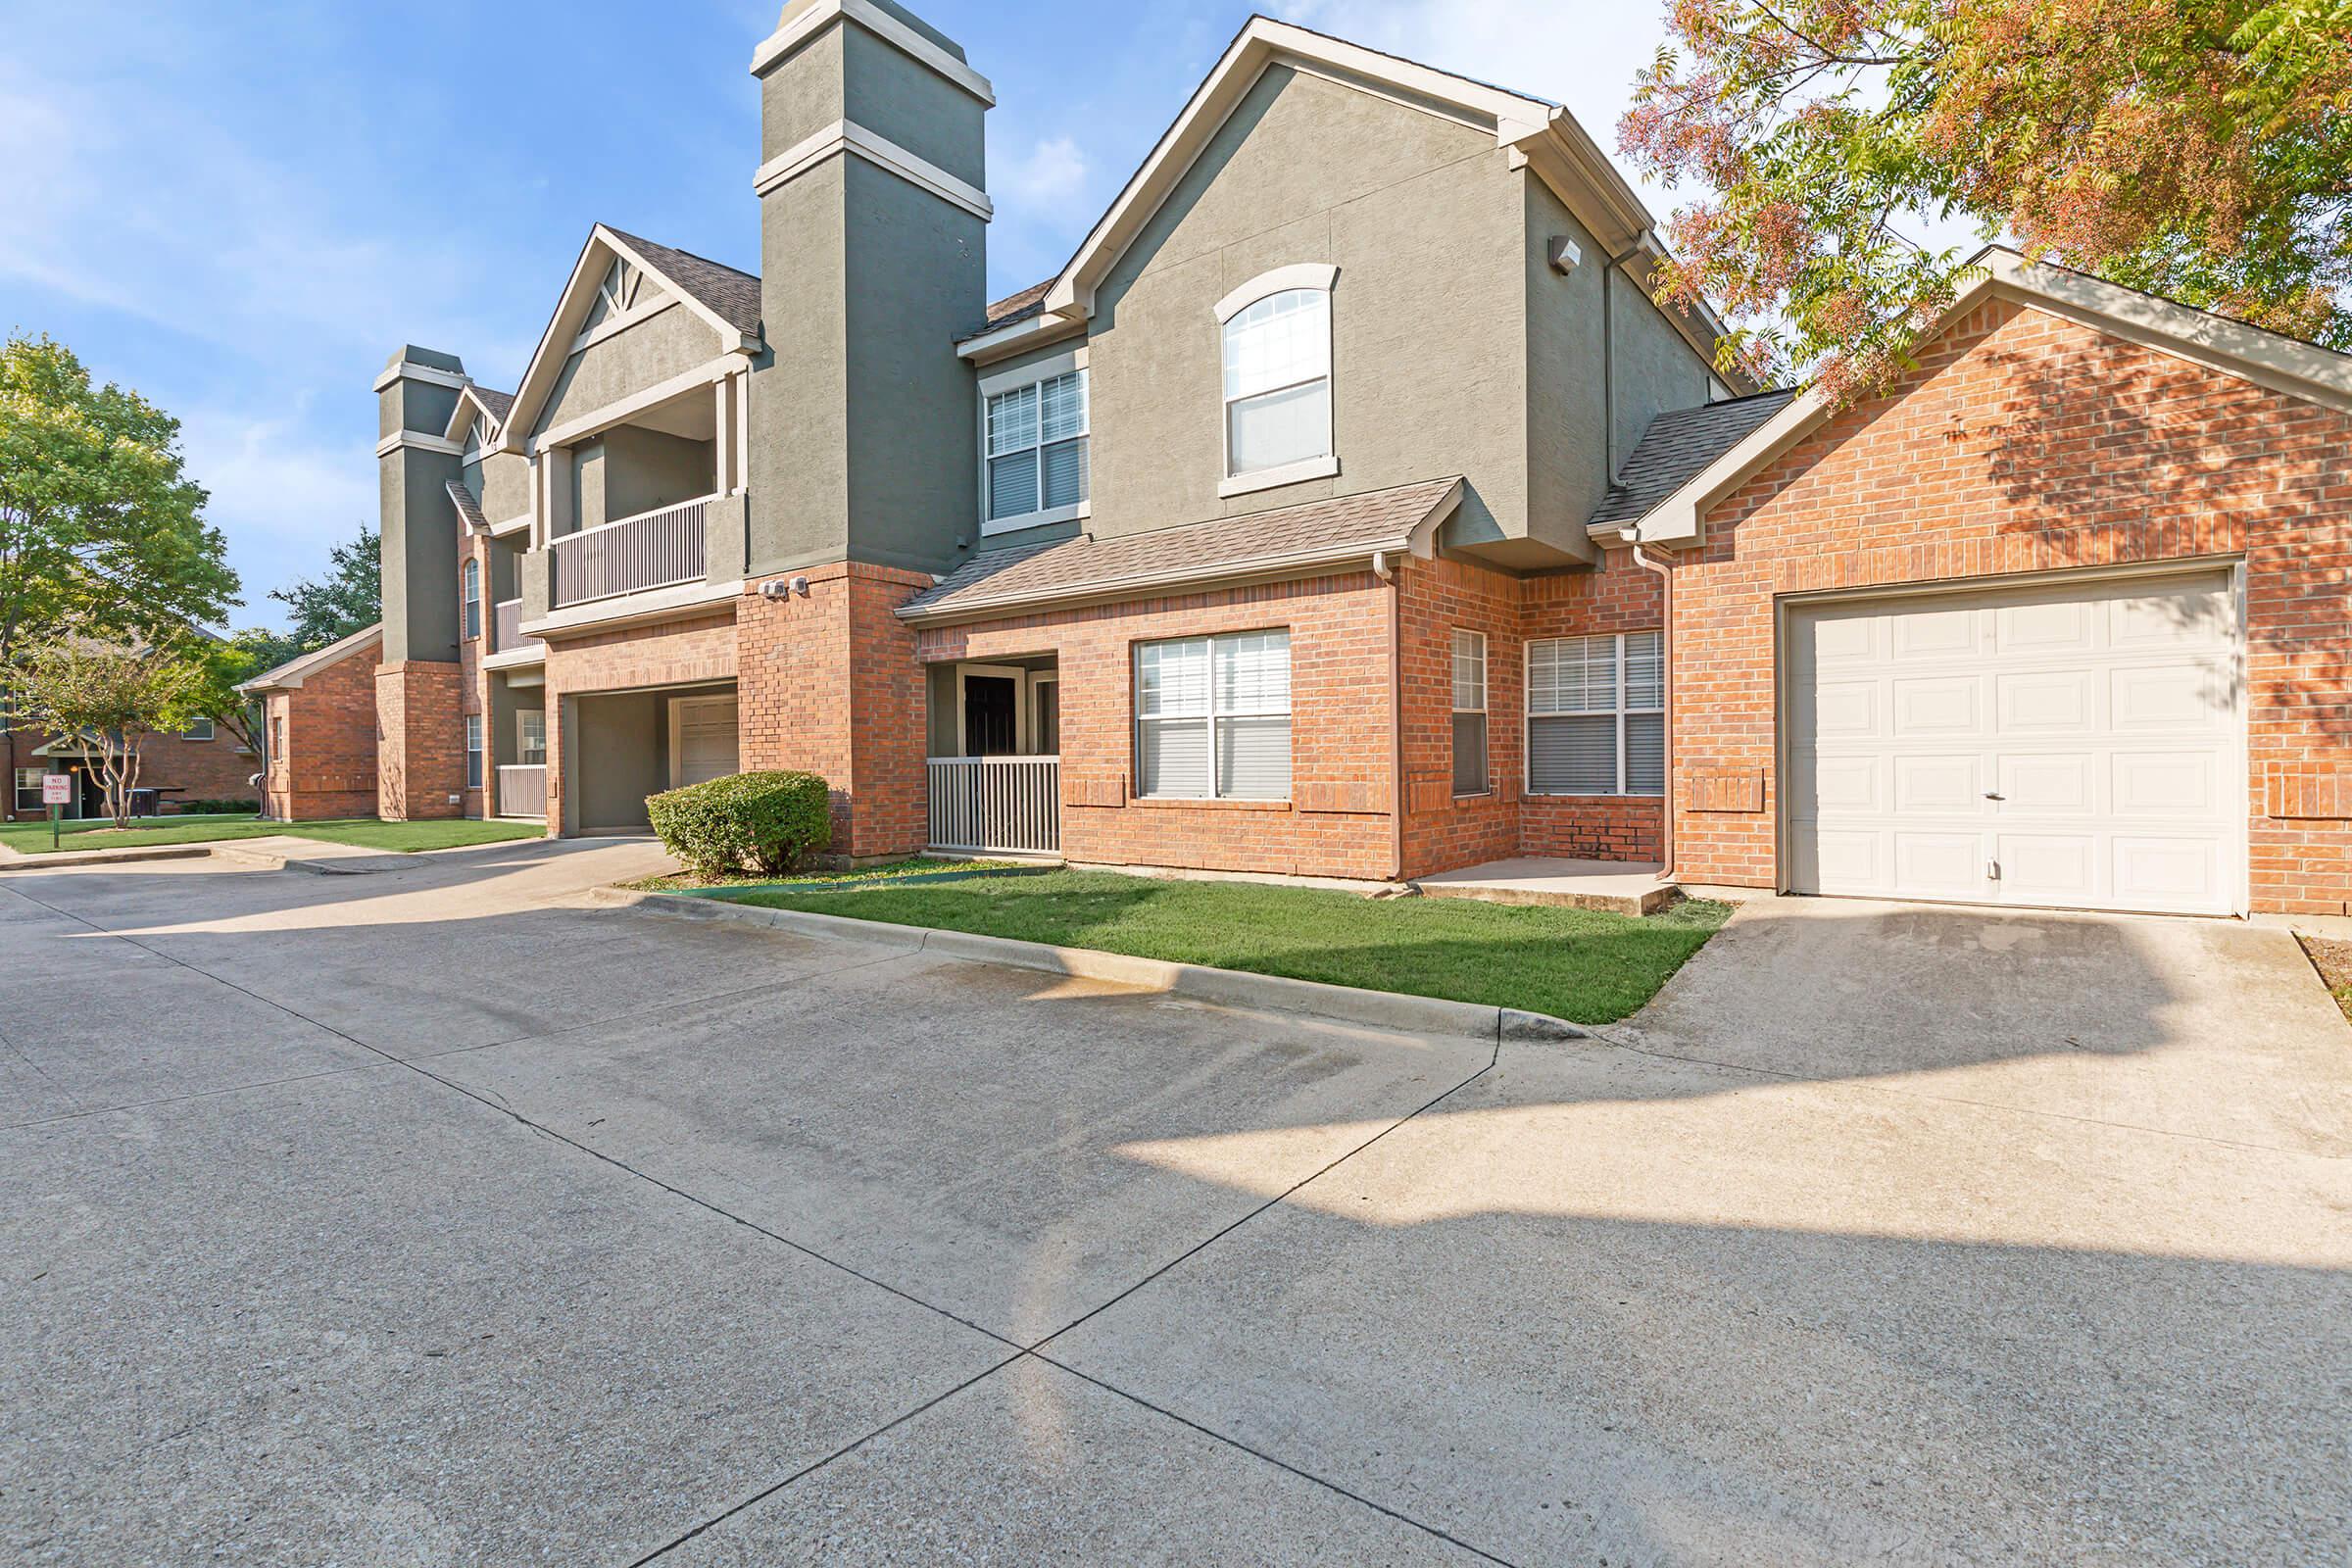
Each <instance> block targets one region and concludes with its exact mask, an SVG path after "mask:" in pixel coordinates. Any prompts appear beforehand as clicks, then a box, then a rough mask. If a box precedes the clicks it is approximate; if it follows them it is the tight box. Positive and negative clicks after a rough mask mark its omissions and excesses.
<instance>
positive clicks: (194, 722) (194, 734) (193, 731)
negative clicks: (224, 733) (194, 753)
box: [179, 717, 220, 741]
mask: <svg viewBox="0 0 2352 1568" xmlns="http://www.w3.org/2000/svg"><path fill="white" fill-rule="evenodd" d="M219 733H220V731H219V730H217V729H216V728H215V727H214V725H213V721H212V720H211V719H209V718H204V717H197V718H191V719H189V720H188V727H187V728H186V729H183V730H181V731H180V732H179V738H180V739H181V740H183V741H209V740H211V739H213V737H214V736H216V735H217V734H219Z"/></svg>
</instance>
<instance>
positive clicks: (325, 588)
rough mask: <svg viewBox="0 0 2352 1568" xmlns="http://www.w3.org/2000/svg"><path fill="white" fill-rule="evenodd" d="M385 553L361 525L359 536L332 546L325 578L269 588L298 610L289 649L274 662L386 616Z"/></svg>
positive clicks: (287, 640) (337, 639) (288, 638)
mask: <svg viewBox="0 0 2352 1568" xmlns="http://www.w3.org/2000/svg"><path fill="white" fill-rule="evenodd" d="M382 555H383V552H382V541H381V540H379V539H378V538H377V537H376V532H375V530H374V529H373V528H370V527H368V525H367V524H365V523H362V524H361V525H360V536H359V537H358V538H357V539H354V540H352V541H351V542H350V543H349V544H341V545H337V546H335V547H334V550H333V551H332V553H331V554H330V555H329V556H328V558H327V569H326V573H325V575H324V576H321V577H316V578H305V579H304V580H303V581H301V582H298V583H294V584H291V585H290V586H288V587H284V588H272V589H270V598H272V599H274V600H276V601H277V602H278V603H279V604H281V605H284V606H286V607H287V608H288V609H290V610H291V611H293V616H292V619H291V621H290V623H289V624H288V626H287V627H286V631H285V639H284V640H285V645H286V647H287V649H288V652H286V653H285V654H284V655H282V656H281V657H280V658H278V659H276V660H274V661H272V662H274V663H283V662H285V661H286V660H288V659H292V658H294V657H295V656H296V655H298V654H310V653H316V652H318V651H319V649H321V648H324V647H325V646H326V645H327V644H328V643H332V642H340V641H341V640H342V639H344V638H346V637H348V636H350V635H351V634H352V633H353V632H355V631H362V630H365V629H366V628H368V627H369V626H372V625H374V624H375V623H376V622H377V621H379V620H381V619H383V618H384V598H383V567H382ZM264 667H265V668H266V667H268V666H266V665H265V666H264Z"/></svg>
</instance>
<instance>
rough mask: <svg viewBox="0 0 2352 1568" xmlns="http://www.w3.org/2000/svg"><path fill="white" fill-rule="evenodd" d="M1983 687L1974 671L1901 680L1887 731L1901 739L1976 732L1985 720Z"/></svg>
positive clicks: (1895, 684) (1896, 690) (1896, 682)
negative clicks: (1982, 696)
mask: <svg viewBox="0 0 2352 1568" xmlns="http://www.w3.org/2000/svg"><path fill="white" fill-rule="evenodd" d="M1981 688H1982V683H1981V682H1980V681H1979V680H1978V679H1977V677H1976V676H1974V675H1960V676H1948V675H1947V676H1942V677H1936V678H1927V679H1918V678H1914V679H1902V680H1897V681H1895V682H1894V690H1893V701H1894V719H1893V722H1892V724H1890V725H1889V726H1888V728H1887V733H1888V734H1890V735H1893V736H1895V737H1897V738H1899V739H1910V738H1921V737H1926V736H1931V735H1974V734H1976V733H1977V732H1978V730H1979V729H1980V727H1981V726H1982V724H1983V722H1984V718H1983V705H1982V703H1981V701H1980V697H1981V695H1982V691H1981Z"/></svg>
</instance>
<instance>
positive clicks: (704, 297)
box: [604, 223, 760, 332]
mask: <svg viewBox="0 0 2352 1568" xmlns="http://www.w3.org/2000/svg"><path fill="white" fill-rule="evenodd" d="M604 226H605V227H606V228H607V229H610V230H612V233H613V238H615V239H617V240H619V241H621V242H622V243H623V244H625V245H627V246H628V247H629V248H630V249H631V250H633V251H635V252H636V253H637V254H638V255H639V256H642V257H644V258H645V265H646V266H648V267H650V268H652V269H653V270H655V271H657V272H660V273H661V274H662V276H663V277H666V278H668V279H669V280H670V281H671V282H672V283H675V284H676V285H677V286H678V287H679V288H681V289H684V290H685V291H686V292H687V293H689V294H691V295H693V296H694V297H695V298H696V299H698V300H700V301H702V303H703V304H705V305H707V306H709V307H710V308H711V310H712V311H714V312H716V313H717V315H718V317H719V319H721V320H724V321H725V322H726V323H727V324H728V325H730V326H732V327H734V328H736V329H737V330H738V331H743V332H757V331H758V330H760V278H759V275H758V274H757V273H753V272H739V271H737V270H735V269H734V268H732V267H729V266H727V265H726V264H725V263H723V262H714V261H711V259H710V258H708V257H704V256H697V255H695V254H694V253H693V252H692V251H681V250H677V249H674V248H673V247H671V246H668V245H657V244H655V243H654V242H653V241H652V240H650V239H639V238H638V237H637V236H636V235H634V234H631V233H628V232H626V231H624V230H622V229H617V228H613V225H612V224H611V223H607V224H605V225H604Z"/></svg>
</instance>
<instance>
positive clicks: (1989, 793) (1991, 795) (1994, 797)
mask: <svg viewBox="0 0 2352 1568" xmlns="http://www.w3.org/2000/svg"><path fill="white" fill-rule="evenodd" d="M1985 799H1986V800H1988V801H2000V800H2006V799H2008V797H2007V796H2005V795H1996V794H1994V793H1993V792H1992V791H1990V790H1986V791H1985Z"/></svg>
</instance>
